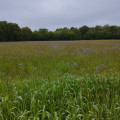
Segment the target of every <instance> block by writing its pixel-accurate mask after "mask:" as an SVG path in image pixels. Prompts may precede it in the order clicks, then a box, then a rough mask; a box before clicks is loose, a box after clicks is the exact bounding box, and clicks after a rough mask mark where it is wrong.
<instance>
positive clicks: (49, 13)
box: [0, 0, 120, 30]
mask: <svg viewBox="0 0 120 120" xmlns="http://www.w3.org/2000/svg"><path fill="white" fill-rule="evenodd" d="M4 20H5V21H8V22H14V23H17V24H19V26H20V27H25V26H28V27H30V28H31V29H32V30H38V29H39V28H48V29H49V30H55V29H56V28H61V27H71V26H73V27H81V26H83V25H87V26H95V25H105V24H109V25H119V26H120V0H0V21H4Z"/></svg>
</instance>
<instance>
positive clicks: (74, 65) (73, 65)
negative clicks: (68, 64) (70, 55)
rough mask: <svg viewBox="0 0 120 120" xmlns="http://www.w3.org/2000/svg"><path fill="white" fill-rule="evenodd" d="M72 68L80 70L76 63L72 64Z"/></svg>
mask: <svg viewBox="0 0 120 120" xmlns="http://www.w3.org/2000/svg"><path fill="white" fill-rule="evenodd" d="M72 68H79V69H80V67H79V65H78V64H77V63H73V64H72Z"/></svg>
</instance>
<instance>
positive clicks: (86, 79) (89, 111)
mask: <svg viewBox="0 0 120 120" xmlns="http://www.w3.org/2000/svg"><path fill="white" fill-rule="evenodd" d="M119 113H120V41H80V42H78V41H75V42H17V43H0V120H27V119H30V120H112V119H113V120H119V119H120V114H119Z"/></svg>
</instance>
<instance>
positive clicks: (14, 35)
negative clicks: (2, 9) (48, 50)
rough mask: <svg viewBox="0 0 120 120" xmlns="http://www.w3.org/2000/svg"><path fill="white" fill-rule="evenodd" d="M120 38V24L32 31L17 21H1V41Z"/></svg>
mask: <svg viewBox="0 0 120 120" xmlns="http://www.w3.org/2000/svg"><path fill="white" fill-rule="evenodd" d="M99 39H120V26H115V25H114V26H110V25H104V26H99V25H97V26H95V27H88V26H85V25H84V26H82V27H80V28H76V27H71V28H67V27H64V28H59V29H56V30H55V31H49V30H48V29H45V28H42V29H39V30H38V31H37V30H35V31H32V30H31V29H30V28H29V27H23V28H20V27H19V26H18V24H16V23H8V22H6V21H0V41H50V40H52V41H53V40H56V41H57V40H58V41H59V40H99Z"/></svg>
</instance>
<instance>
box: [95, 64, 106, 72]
mask: <svg viewBox="0 0 120 120" xmlns="http://www.w3.org/2000/svg"><path fill="white" fill-rule="evenodd" d="M106 68H107V67H106V66H105V65H104V64H102V65H101V66H98V67H96V68H95V69H96V71H97V72H100V71H103V70H104V69H106Z"/></svg>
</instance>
